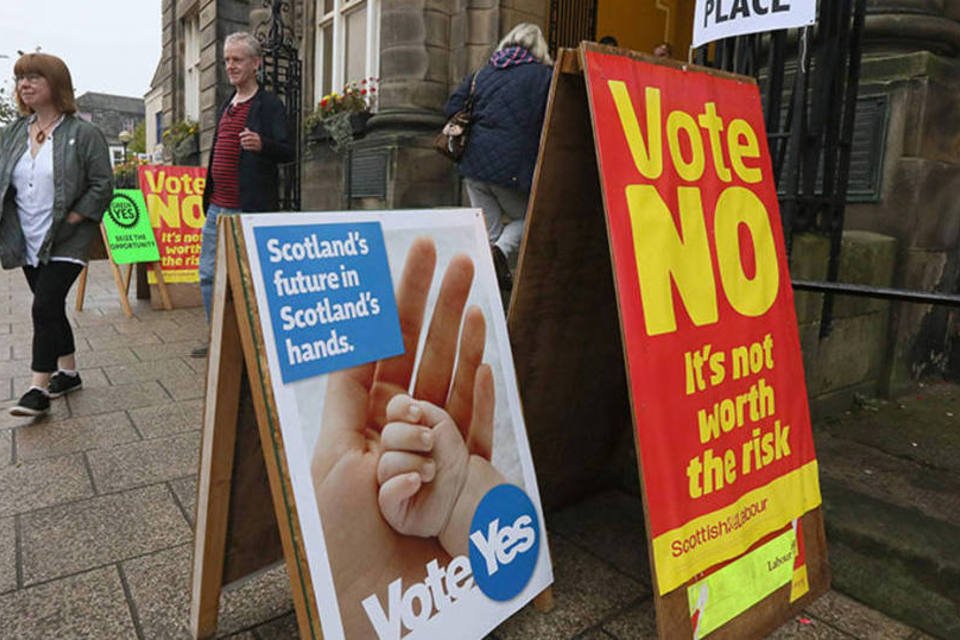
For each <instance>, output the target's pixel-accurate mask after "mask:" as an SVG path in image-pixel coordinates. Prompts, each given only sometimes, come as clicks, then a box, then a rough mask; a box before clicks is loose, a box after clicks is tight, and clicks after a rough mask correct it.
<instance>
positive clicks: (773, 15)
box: [693, 0, 817, 47]
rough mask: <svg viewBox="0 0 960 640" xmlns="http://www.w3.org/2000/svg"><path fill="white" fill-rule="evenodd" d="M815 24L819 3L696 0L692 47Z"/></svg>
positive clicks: (804, 1)
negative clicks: (762, 32) (748, 34)
mask: <svg viewBox="0 0 960 640" xmlns="http://www.w3.org/2000/svg"><path fill="white" fill-rule="evenodd" d="M816 21H817V3H816V0H697V8H696V11H695V13H694V22H693V46H694V47H700V46H703V45H704V44H706V43H708V42H713V41H714V40H719V39H721V38H730V37H732V36H740V35H743V34H746V33H758V32H760V31H775V30H777V29H789V28H791V27H806V26H809V25H811V24H813V23H814V22H816Z"/></svg>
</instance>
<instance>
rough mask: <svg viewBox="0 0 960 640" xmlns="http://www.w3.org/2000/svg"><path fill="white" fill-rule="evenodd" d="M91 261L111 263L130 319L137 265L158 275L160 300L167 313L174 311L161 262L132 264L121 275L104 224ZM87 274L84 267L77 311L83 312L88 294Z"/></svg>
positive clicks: (93, 249)
mask: <svg viewBox="0 0 960 640" xmlns="http://www.w3.org/2000/svg"><path fill="white" fill-rule="evenodd" d="M89 259H90V260H103V259H105V260H107V261H108V262H109V263H110V272H111V273H112V274H113V282H114V285H116V287H117V295H118V296H119V297H120V307H121V308H122V309H123V313H124V315H125V316H127V317H128V318H132V317H133V309H131V308H130V280H131V279H132V278H133V269H134V265H136V264H143V265H146V266H147V267H149V268H150V269H152V270H153V272H154V273H155V274H157V287H158V288H159V290H160V298H161V300H162V301H163V308H164V309H165V310H167V311H170V310H171V309H173V304H172V303H171V301H170V293H169V292H168V291H167V285H166V283H165V282H164V280H163V270H162V269H161V268H160V262H159V261H155V262H140V263H136V262H131V263H128V264H127V265H126V267H127V271H126V273H125V274H121V272H120V266H119V265H118V264H117V263H116V262H115V261H114V259H113V252H112V251H110V243H109V242H108V241H107V230H106V228H104V226H103V223H102V222H101V223H100V236H99V242H97V241H95V244H94V246H93V247H91V249H90V258H89ZM87 272H88V265H84V266H83V271H81V272H80V277H79V278H78V282H77V303H76V308H77V311H83V303H84V298H85V297H86V294H87Z"/></svg>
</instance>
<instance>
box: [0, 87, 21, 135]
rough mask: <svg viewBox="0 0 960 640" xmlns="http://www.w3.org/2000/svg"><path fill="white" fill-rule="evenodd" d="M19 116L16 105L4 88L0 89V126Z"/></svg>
mask: <svg viewBox="0 0 960 640" xmlns="http://www.w3.org/2000/svg"><path fill="white" fill-rule="evenodd" d="M19 116H20V111H19V110H17V103H16V101H15V100H14V98H13V96H12V95H8V94H7V89H6V87H0V126H3V125H7V124H10V123H11V122H13V121H14V120H16V119H17V118H18V117H19Z"/></svg>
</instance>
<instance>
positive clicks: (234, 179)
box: [210, 100, 251, 209]
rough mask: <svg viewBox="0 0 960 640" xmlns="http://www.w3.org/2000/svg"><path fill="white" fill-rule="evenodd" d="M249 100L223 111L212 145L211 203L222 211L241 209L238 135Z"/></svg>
mask: <svg viewBox="0 0 960 640" xmlns="http://www.w3.org/2000/svg"><path fill="white" fill-rule="evenodd" d="M250 102H251V101H250V100H244V101H243V102H241V103H239V104H236V105H234V104H231V105H230V106H229V107H227V108H226V110H224V112H223V115H222V116H221V117H220V125H219V127H218V128H217V139H216V140H215V141H214V143H213V166H212V167H211V169H210V171H211V173H212V174H213V176H212V177H213V193H212V194H211V195H210V202H212V203H213V204H215V205H219V206H221V207H224V208H225V209H239V208H240V132H241V131H243V129H244V127H245V126H246V122H247V113H249V112H250Z"/></svg>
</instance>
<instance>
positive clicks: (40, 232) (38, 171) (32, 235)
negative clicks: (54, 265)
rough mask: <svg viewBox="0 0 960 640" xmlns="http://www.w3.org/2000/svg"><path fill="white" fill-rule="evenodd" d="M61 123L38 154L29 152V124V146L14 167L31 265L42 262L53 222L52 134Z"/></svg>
mask: <svg viewBox="0 0 960 640" xmlns="http://www.w3.org/2000/svg"><path fill="white" fill-rule="evenodd" d="M35 119H36V115H34V116H32V117H31V119H30V122H33V121H34V120H35ZM62 120H63V119H62V117H61V120H60V121H62ZM58 126H60V122H57V124H56V125H54V127H53V129H52V130H51V131H50V133H49V134H47V139H46V140H44V142H43V144H41V145H40V146H39V148H38V149H37V155H36V157H33V156H31V155H30V141H29V138H30V127H29V126H27V138H28V140H27V149H26V151H24V152H23V155H22V156H20V160H19V161H18V162H17V164H16V166H15V167H14V168H13V176H12V180H11V182H12V183H13V186H14V188H16V190H17V200H16V202H17V215H18V216H19V217H20V228H21V229H23V237H24V239H25V240H26V243H27V264H29V265H30V266H32V267H35V266H37V264H39V257H38V254H39V253H40V246H41V245H42V244H43V239H44V238H46V237H47V231H49V230H50V225H51V224H52V223H53V198H54V184H53V136H54V135H55V132H56V130H57V127H58ZM50 259H51V260H60V261H66V262H79V263H80V264H83V261H80V260H74V259H72V258H59V257H51V258H50Z"/></svg>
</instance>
